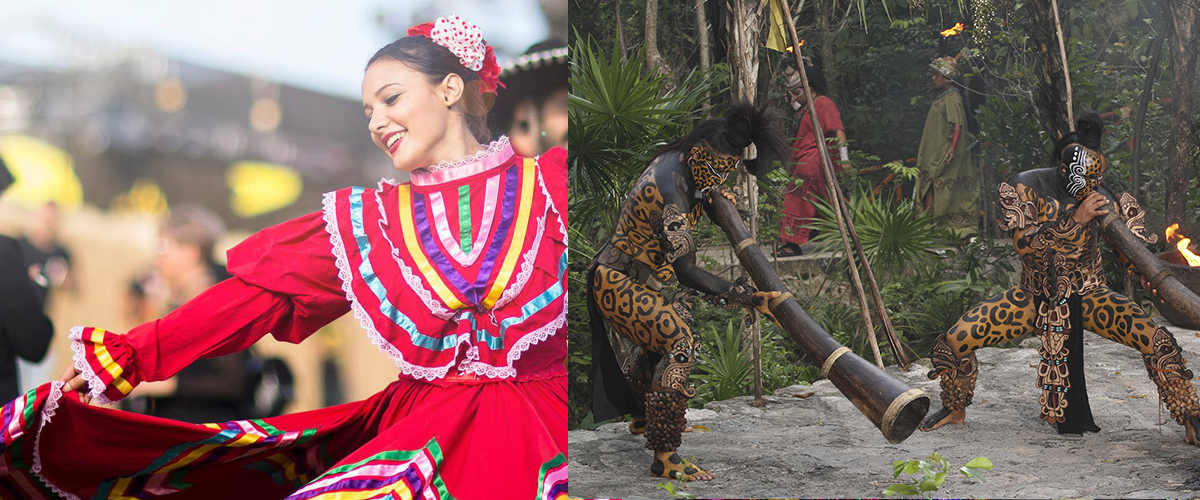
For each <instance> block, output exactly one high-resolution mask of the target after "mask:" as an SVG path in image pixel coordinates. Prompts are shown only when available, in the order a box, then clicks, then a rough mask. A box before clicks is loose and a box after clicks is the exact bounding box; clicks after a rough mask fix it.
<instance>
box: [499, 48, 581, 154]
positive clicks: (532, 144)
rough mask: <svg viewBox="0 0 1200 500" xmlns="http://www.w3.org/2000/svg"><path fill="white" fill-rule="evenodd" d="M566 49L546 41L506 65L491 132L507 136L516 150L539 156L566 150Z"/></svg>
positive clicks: (501, 72)
mask: <svg viewBox="0 0 1200 500" xmlns="http://www.w3.org/2000/svg"><path fill="white" fill-rule="evenodd" d="M567 76H568V71H567V45H566V44H565V43H563V42H561V41H559V40H545V41H542V42H538V43H536V44H534V45H533V46H531V47H529V50H527V51H525V54H523V55H520V56H518V57H516V58H513V59H511V60H509V61H508V62H506V63H504V65H503V66H502V68H501V70H500V79H501V81H503V82H504V85H505V87H504V92H501V93H500V96H499V97H497V98H496V107H495V108H493V109H492V127H491V128H492V132H493V133H495V134H496V135H501V134H503V135H507V136H508V138H509V140H510V141H511V142H512V147H513V150H514V151H516V152H517V154H519V155H523V156H537V155H539V154H542V153H544V152H546V150H548V149H550V148H552V147H554V146H559V147H562V148H566V147H567Z"/></svg>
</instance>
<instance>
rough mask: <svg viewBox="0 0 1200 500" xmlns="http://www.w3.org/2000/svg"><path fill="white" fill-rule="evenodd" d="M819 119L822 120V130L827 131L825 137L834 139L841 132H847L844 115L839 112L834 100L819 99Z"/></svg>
mask: <svg viewBox="0 0 1200 500" xmlns="http://www.w3.org/2000/svg"><path fill="white" fill-rule="evenodd" d="M817 119H819V120H821V128H823V129H825V137H833V135H834V133H835V132H837V131H839V130H845V127H844V126H843V125H842V113H841V112H840V111H838V109H837V105H836V104H834V103H833V99H830V98H828V97H826V98H823V99H817Z"/></svg>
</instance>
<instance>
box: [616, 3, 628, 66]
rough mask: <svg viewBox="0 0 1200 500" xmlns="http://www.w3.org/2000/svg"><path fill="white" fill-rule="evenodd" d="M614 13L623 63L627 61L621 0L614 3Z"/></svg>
mask: <svg viewBox="0 0 1200 500" xmlns="http://www.w3.org/2000/svg"><path fill="white" fill-rule="evenodd" d="M613 11H614V12H615V14H616V19H617V47H618V48H619V49H621V61H625V54H626V49H625V34H624V33H622V31H621V0H614V1H613Z"/></svg>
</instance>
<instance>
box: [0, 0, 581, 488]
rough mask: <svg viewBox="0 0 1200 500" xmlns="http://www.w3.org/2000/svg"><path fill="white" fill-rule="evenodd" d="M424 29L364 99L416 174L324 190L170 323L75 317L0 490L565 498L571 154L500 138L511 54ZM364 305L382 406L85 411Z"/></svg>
mask: <svg viewBox="0 0 1200 500" xmlns="http://www.w3.org/2000/svg"><path fill="white" fill-rule="evenodd" d="M408 35H409V36H407V37H405V38H402V39H400V40H398V41H396V42H394V43H392V44H389V45H387V46H385V47H384V48H382V49H381V50H380V51H379V52H378V53H377V54H376V55H375V56H374V57H373V58H372V59H371V61H370V62H369V63H368V66H367V69H366V73H365V75H364V78H363V84H362V92H363V104H364V112H365V114H366V118H367V120H366V121H367V126H368V128H369V131H370V134H371V137H372V139H373V141H374V142H375V144H376V146H378V147H379V148H380V149H382V150H383V151H384V152H385V153H386V154H387V155H388V157H389V158H390V159H391V160H392V163H393V165H394V166H395V168H397V169H398V170H401V171H408V172H410V173H411V180H410V181H408V182H402V183H396V182H393V181H387V180H384V181H381V182H380V184H379V186H378V188H376V189H369V188H360V187H352V188H346V189H342V190H338V191H335V192H331V193H327V194H326V195H325V197H324V210H322V211H320V212H316V213H313V214H310V215H307V216H304V217H300V218H298V219H295V220H292V221H289V222H285V223H283V224H280V225H277V226H274V227H270V228H267V229H265V230H262V231H260V232H258V233H257V234H255V235H253V236H251V237H250V238H249V239H247V240H246V241H245V242H243V243H242V244H240V245H239V246H237V247H235V248H234V249H232V250H230V251H229V271H230V272H231V273H232V274H233V276H234V277H233V278H230V279H228V280H225V281H223V282H221V283H218V284H216V285H215V286H213V287H212V288H209V289H208V290H207V291H205V292H203V293H201V294H200V295H199V296H198V297H196V298H195V299H193V300H191V301H190V302H188V303H186V304H185V305H183V306H182V307H180V308H178V309H176V310H175V311H174V312H172V313H171V314H169V315H167V316H166V317H164V318H163V319H160V320H157V321H153V322H150V323H146V324H144V325H141V326H138V327H136V328H134V329H133V330H131V331H130V332H129V333H127V334H124V335H119V334H115V333H113V332H106V331H104V330H101V329H99V328H91V327H87V328H76V329H75V330H74V331H73V332H72V334H71V339H72V341H73V348H74V351H75V359H74V362H75V363H74V367H73V368H71V369H69V370H68V371H67V373H66V374H64V376H63V378H62V380H60V381H58V382H53V383H50V384H46V385H43V386H42V387H39V388H38V389H36V390H33V391H30V392H29V393H28V394H26V395H25V396H24V397H23V398H20V399H17V400H16V401H13V402H12V403H9V404H8V405H7V406H6V407H4V409H3V412H2V413H0V415H2V416H0V418H2V419H3V429H4V431H3V433H0V459H2V460H3V464H4V467H3V469H0V497H3V498H49V499H73V500H78V499H80V498H157V497H160V496H168V497H169V498H173V499H215V498H252V499H280V498H285V497H286V498H288V499H306V500H307V499H328V500H331V499H348V498H362V499H366V498H421V499H436V498H452V497H453V498H458V499H494V498H506V499H507V498H514V499H533V498H561V497H562V495H565V488H566V485H567V482H566V474H567V470H566V465H565V453H566V449H567V443H566V402H567V382H566V367H565V366H564V358H565V356H566V314H565V307H564V306H565V300H566V299H565V296H566V293H565V292H566V285H567V283H566V277H565V273H564V271H565V269H566V239H567V232H566V222H567V221H566V204H567V200H566V153H565V151H563V150H561V149H553V150H551V151H549V152H547V153H545V154H543V155H541V156H540V157H538V158H530V157H521V156H517V155H515V154H514V153H513V150H512V147H511V146H510V145H509V142H508V140H507V139H506V138H503V137H501V138H500V139H499V140H496V141H492V142H490V143H488V142H487V140H488V134H487V129H486V126H485V123H484V118H485V113H486V109H485V107H482V106H481V103H483V102H486V101H487V99H486V96H483V95H482V94H483V93H486V92H494V91H495V88H496V86H497V84H498V80H497V79H496V75H497V74H498V72H499V68H498V66H497V65H496V63H495V58H494V56H493V55H492V50H491V48H490V47H488V46H487V45H486V44H485V42H484V41H483V38H482V35H481V34H480V32H479V30H478V28H477V27H475V26H474V25H470V24H469V23H467V22H466V21H464V20H462V19H460V18H459V17H458V16H451V17H450V18H440V19H438V20H437V22H436V23H424V24H421V25H417V26H414V27H412V28H410V29H409V32H408ZM350 311H353V313H354V316H355V317H356V318H357V319H358V320H359V323H360V324H361V326H362V327H363V329H364V330H366V333H367V335H368V336H369V337H370V339H371V340H372V342H373V343H374V344H375V345H377V346H378V347H379V348H380V350H381V351H382V353H383V354H384V355H386V356H388V357H389V358H391V359H392V360H393V361H394V362H395V365H396V367H397V375H398V379H397V380H394V381H393V382H392V383H391V384H389V385H388V386H387V387H386V388H384V389H383V390H382V391H381V392H379V393H378V394H376V395H374V396H372V397H371V398H369V399H367V400H364V401H359V402H353V403H347V404H343V405H339V406H334V407H330V408H323V409H317V410H313V411H308V412H303V413H296V414H290V415H281V416H278V417H271V418H265V419H261V420H258V419H255V420H235V421H229V422H213V423H207V424H185V423H182V422H176V421H172V420H166V419H160V418H154V417H148V416H143V415H136V414H132V413H125V412H120V411H115V410H110V409H106V408H100V407H95V406H91V405H88V404H85V403H86V402H87V401H89V400H91V401H97V402H100V403H108V402H110V401H114V400H118V399H121V398H122V397H123V396H124V395H126V394H127V393H129V391H130V390H131V389H132V388H133V387H134V386H136V385H138V384H139V383H142V382H144V381H155V380H162V379H165V378H167V377H170V376H171V375H172V374H174V373H175V372H177V371H178V370H180V369H181V368H182V367H184V366H186V365H187V364H189V363H190V362H192V361H193V360H195V359H196V358H198V357H202V356H203V357H208V356H218V355H223V354H228V353H230V352H234V351H237V350H241V349H245V348H246V347H247V346H249V345H251V344H253V343H255V341H257V340H258V339H259V338H261V337H263V336H264V335H266V334H267V333H268V332H269V333H271V334H272V335H273V336H274V337H275V338H276V339H279V340H283V341H288V342H300V341H302V340H304V339H306V338H308V337H309V336H310V335H312V333H313V332H314V331H316V330H317V329H318V328H320V327H321V326H323V325H325V324H327V323H329V322H330V321H333V320H334V319H337V318H338V317H340V316H342V315H344V314H346V313H347V312H350Z"/></svg>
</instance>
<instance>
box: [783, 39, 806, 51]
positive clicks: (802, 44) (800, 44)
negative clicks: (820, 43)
mask: <svg viewBox="0 0 1200 500" xmlns="http://www.w3.org/2000/svg"><path fill="white" fill-rule="evenodd" d="M796 46H797V47H803V46H804V40H800V43H798V44H796ZM785 50H787V51H788V52H795V51H796V50H795V49H793V48H792V46H791V45H788V47H787V49H785Z"/></svg>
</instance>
